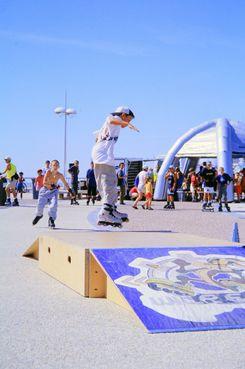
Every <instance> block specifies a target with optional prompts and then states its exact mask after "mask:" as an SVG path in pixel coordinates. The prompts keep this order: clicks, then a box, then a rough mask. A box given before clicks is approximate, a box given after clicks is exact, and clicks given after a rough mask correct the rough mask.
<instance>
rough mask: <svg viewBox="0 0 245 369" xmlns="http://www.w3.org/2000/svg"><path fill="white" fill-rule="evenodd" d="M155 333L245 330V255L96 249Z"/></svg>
mask: <svg viewBox="0 0 245 369" xmlns="http://www.w3.org/2000/svg"><path fill="white" fill-rule="evenodd" d="M92 252H93V254H94V255H95V257H96V259H97V260H98V262H99V263H100V265H101V266H102V268H103V269H104V270H105V272H106V273H107V274H108V275H109V276H110V278H111V279H112V280H113V281H114V283H115V284H116V286H117V287H118V289H119V291H120V292H121V293H122V295H123V296H124V297H125V299H126V300H127V301H128V303H129V305H130V306H131V307H132V309H133V310H134V312H135V313H136V314H137V316H138V317H139V319H140V320H141V321H142V323H143V324H144V325H145V327H146V328H147V330H148V331H149V332H151V333H158V332H178V331H198V330H200V331H201V330H212V329H232V328H245V249H244V248H240V247H195V248H193V247H192V248H189V247H182V248H172V247H171V248H165V247H164V248H135V249H134V248H132V249H93V250H92Z"/></svg>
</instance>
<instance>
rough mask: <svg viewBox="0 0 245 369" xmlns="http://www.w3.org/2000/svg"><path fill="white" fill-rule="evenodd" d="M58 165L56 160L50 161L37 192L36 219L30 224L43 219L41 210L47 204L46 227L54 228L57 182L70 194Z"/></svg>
mask: <svg viewBox="0 0 245 369" xmlns="http://www.w3.org/2000/svg"><path fill="white" fill-rule="evenodd" d="M59 167H60V164H59V162H58V160H52V162H51V169H49V170H48V171H47V173H46V174H45V176H44V180H43V187H42V188H41V189H40V191H39V197H38V204H37V212H36V217H35V219H34V220H33V222H32V224H33V225H35V224H37V222H38V221H39V220H40V219H41V218H42V217H43V209H44V207H45V205H46V204H47V203H48V202H49V210H48V215H49V221H48V225H49V227H51V228H55V223H54V221H55V219H56V216H57V206H58V193H59V191H58V188H59V186H58V185H57V183H58V181H59V180H60V181H61V182H63V184H64V186H65V188H66V189H67V191H69V192H70V193H71V194H72V190H71V188H70V187H69V185H68V183H67V182H66V180H65V177H64V176H63V174H61V173H60V172H59Z"/></svg>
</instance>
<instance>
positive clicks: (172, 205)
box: [169, 202, 175, 210]
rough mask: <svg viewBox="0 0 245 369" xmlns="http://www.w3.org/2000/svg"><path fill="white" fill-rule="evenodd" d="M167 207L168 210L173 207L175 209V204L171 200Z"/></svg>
mask: <svg viewBox="0 0 245 369" xmlns="http://www.w3.org/2000/svg"><path fill="white" fill-rule="evenodd" d="M169 209H170V210H174V209H175V205H174V203H173V202H172V203H171V204H170V205H169Z"/></svg>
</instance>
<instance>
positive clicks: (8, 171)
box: [1, 156, 19, 206]
mask: <svg viewBox="0 0 245 369" xmlns="http://www.w3.org/2000/svg"><path fill="white" fill-rule="evenodd" d="M4 160H5V163H6V168H5V169H4V171H3V172H2V175H1V177H6V179H7V182H8V184H7V186H6V188H5V191H6V195H7V200H6V205H11V200H10V194H11V193H12V195H13V198H14V201H13V204H12V206H19V202H18V199H17V191H16V184H17V179H18V178H19V176H18V174H17V169H16V166H15V165H14V164H13V163H11V158H10V157H9V156H7V157H5V158H4Z"/></svg>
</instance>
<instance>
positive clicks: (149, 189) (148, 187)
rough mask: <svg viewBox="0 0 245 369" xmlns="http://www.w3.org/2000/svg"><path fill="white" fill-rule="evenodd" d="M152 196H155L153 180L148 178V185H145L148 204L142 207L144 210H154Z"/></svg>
mask: <svg viewBox="0 0 245 369" xmlns="http://www.w3.org/2000/svg"><path fill="white" fill-rule="evenodd" d="M152 196H153V186H152V178H151V177H148V178H146V183H145V198H146V202H145V203H144V204H143V205H142V208H143V209H147V210H153V209H152V207H151V203H152Z"/></svg>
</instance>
